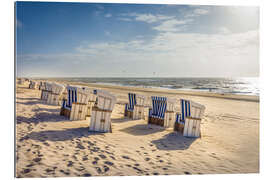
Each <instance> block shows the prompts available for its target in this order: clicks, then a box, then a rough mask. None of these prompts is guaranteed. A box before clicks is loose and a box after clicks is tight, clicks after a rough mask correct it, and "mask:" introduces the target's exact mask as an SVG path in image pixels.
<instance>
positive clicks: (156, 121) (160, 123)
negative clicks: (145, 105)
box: [148, 117, 164, 126]
mask: <svg viewBox="0 0 270 180" xmlns="http://www.w3.org/2000/svg"><path fill="white" fill-rule="evenodd" d="M148 124H154V125H158V126H164V120H163V119H161V118H157V117H149V118H148Z"/></svg>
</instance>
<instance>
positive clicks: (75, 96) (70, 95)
mask: <svg viewBox="0 0 270 180" xmlns="http://www.w3.org/2000/svg"><path fill="white" fill-rule="evenodd" d="M66 88H67V99H64V100H63V102H62V106H61V111H60V115H64V116H66V117H69V119H70V120H85V119H86V112H87V103H88V101H89V94H88V92H87V91H85V90H84V89H83V88H82V87H79V86H67V87H66Z"/></svg>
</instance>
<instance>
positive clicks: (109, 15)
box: [104, 14, 112, 18]
mask: <svg viewBox="0 0 270 180" xmlns="http://www.w3.org/2000/svg"><path fill="white" fill-rule="evenodd" d="M104 17H106V18H109V17H112V15H111V14H105V15H104Z"/></svg>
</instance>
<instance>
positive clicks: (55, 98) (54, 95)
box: [47, 83, 65, 105]
mask: <svg viewBox="0 0 270 180" xmlns="http://www.w3.org/2000/svg"><path fill="white" fill-rule="evenodd" d="M64 89H65V86H64V85H62V84H57V83H52V91H51V92H48V98H47V103H48V104H51V105H59V104H60V97H61V95H62V93H63V91H64Z"/></svg>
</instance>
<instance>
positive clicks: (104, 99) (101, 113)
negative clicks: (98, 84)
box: [89, 90, 116, 132]
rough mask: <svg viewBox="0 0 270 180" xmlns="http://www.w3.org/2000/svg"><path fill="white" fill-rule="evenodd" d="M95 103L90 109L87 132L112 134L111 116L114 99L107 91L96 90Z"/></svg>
mask: <svg viewBox="0 0 270 180" xmlns="http://www.w3.org/2000/svg"><path fill="white" fill-rule="evenodd" d="M95 92H96V95H97V101H96V103H95V105H94V106H93V108H92V115H91V120H90V125H89V131H96V132H112V128H111V114H112V111H113V107H114V105H115V103H116V97H115V96H114V95H112V94H110V93H109V92H107V91H103V90H96V91H95Z"/></svg>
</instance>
